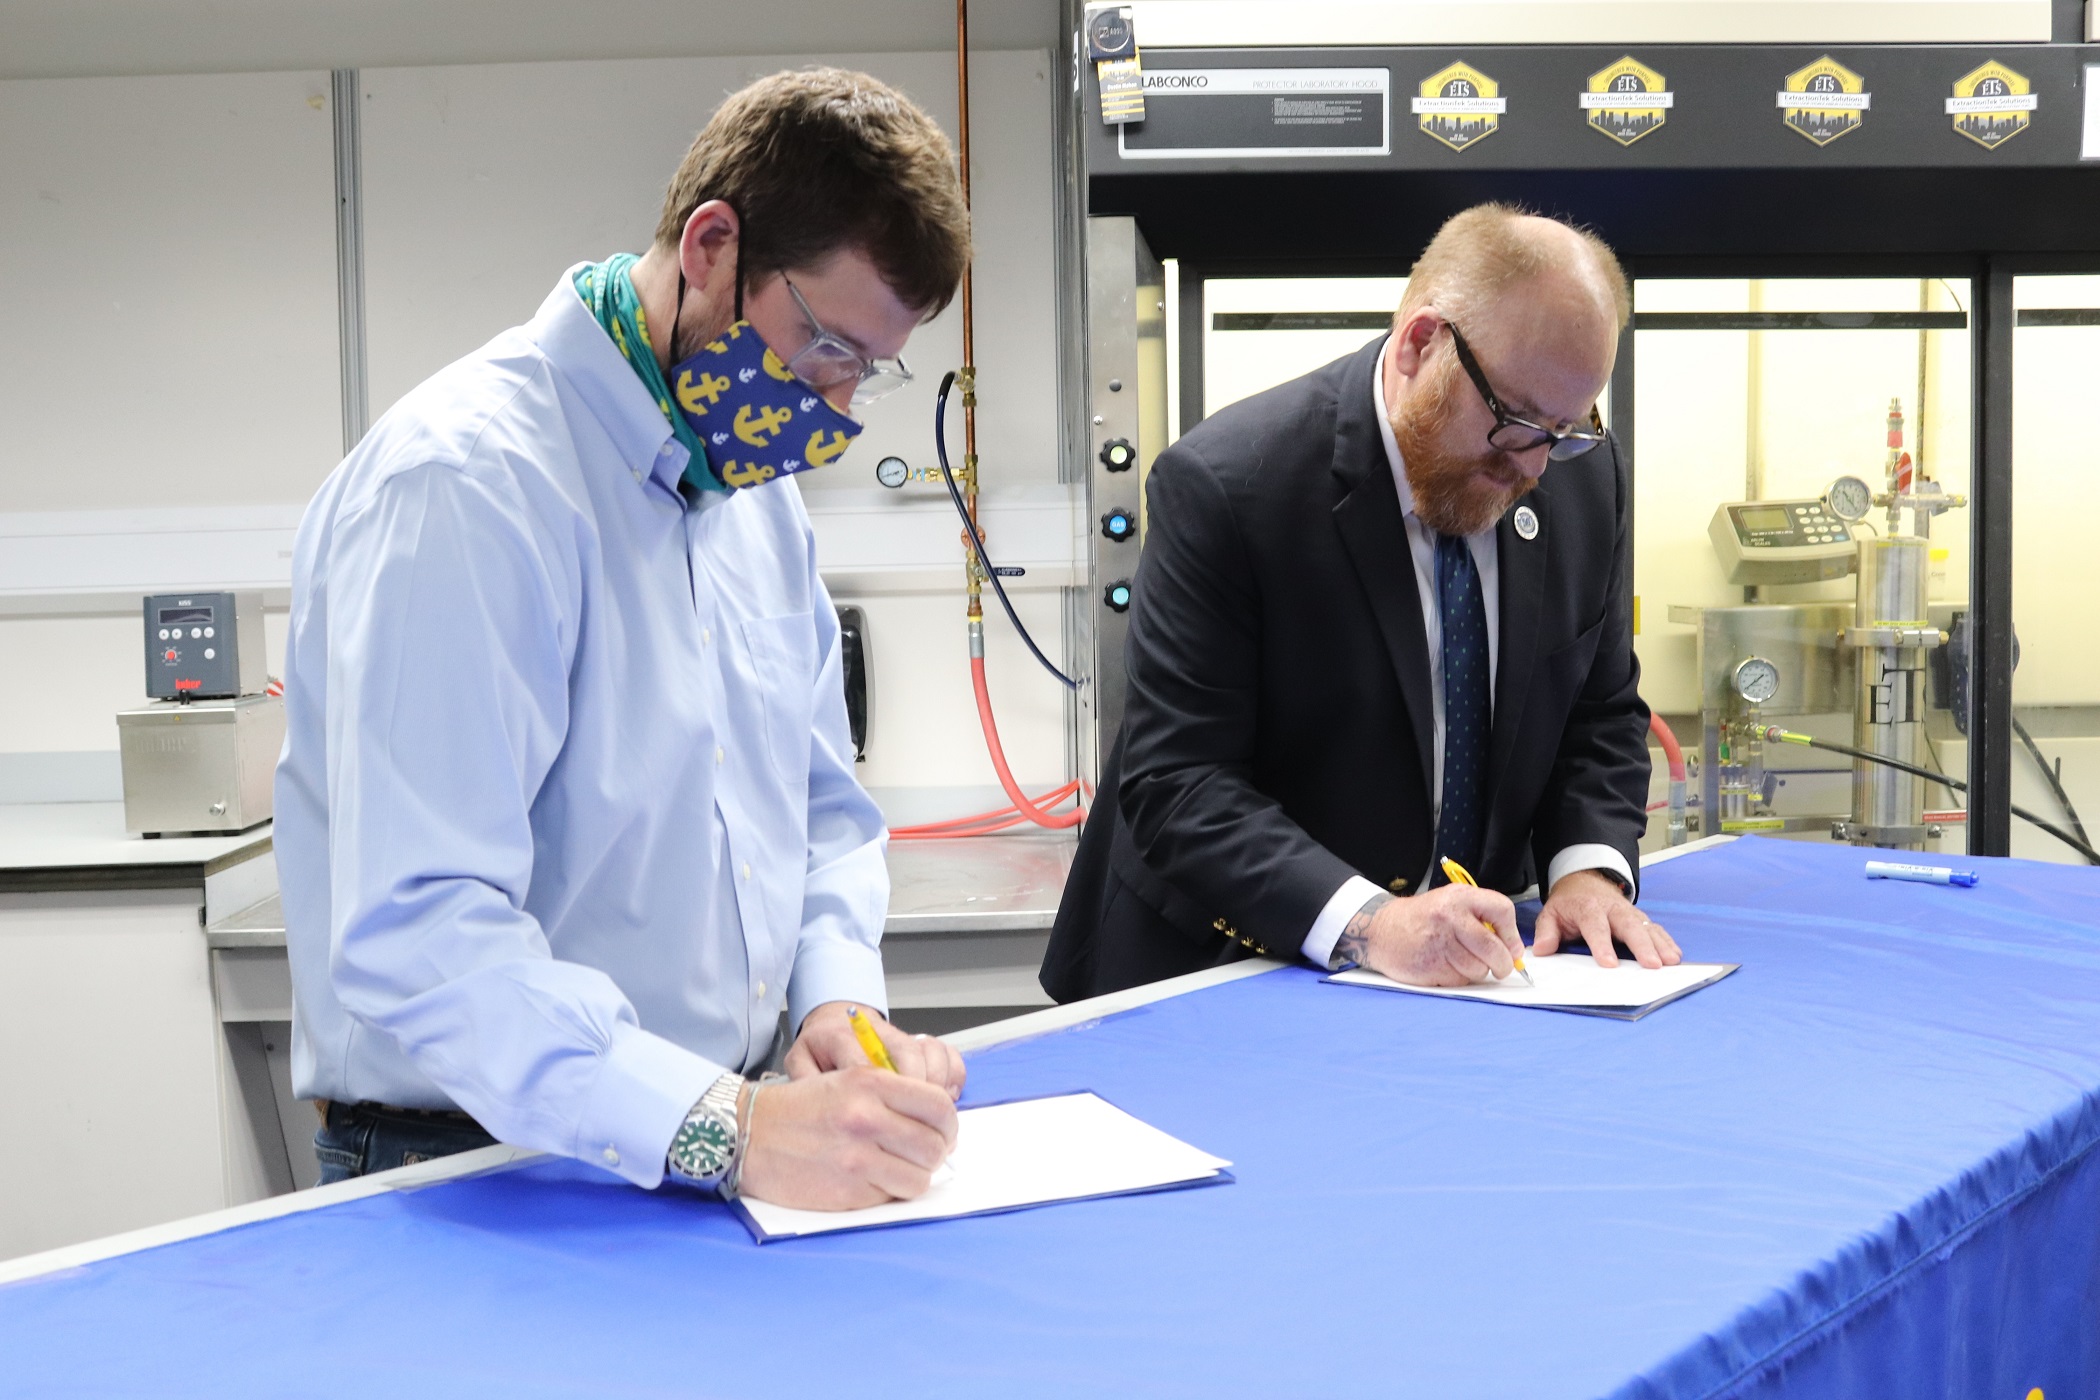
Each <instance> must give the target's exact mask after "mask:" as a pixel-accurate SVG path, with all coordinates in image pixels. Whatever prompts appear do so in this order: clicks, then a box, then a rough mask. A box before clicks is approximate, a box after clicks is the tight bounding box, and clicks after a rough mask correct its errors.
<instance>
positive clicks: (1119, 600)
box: [1101, 578, 1130, 613]
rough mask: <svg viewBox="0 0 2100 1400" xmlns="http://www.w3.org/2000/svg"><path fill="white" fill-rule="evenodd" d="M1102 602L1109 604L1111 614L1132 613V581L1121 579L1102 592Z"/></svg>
mask: <svg viewBox="0 0 2100 1400" xmlns="http://www.w3.org/2000/svg"><path fill="white" fill-rule="evenodd" d="M1101 601H1102V602H1104V603H1106V604H1108V610H1109V611H1110V612H1119V613H1122V612H1129V611H1130V580H1129V579H1127V578H1119V579H1117V580H1116V581H1115V582H1114V583H1112V584H1110V585H1109V586H1108V587H1106V588H1104V589H1102V590H1101Z"/></svg>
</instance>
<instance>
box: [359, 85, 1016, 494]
mask: <svg viewBox="0 0 2100 1400" xmlns="http://www.w3.org/2000/svg"><path fill="white" fill-rule="evenodd" d="M816 62H836V63H840V64H843V65H846V66H852V67H858V68H862V69H864V70H866V71H868V72H871V73H873V74H874V75H875V76H876V77H878V78H881V79H882V80H883V81H885V82H888V83H892V84H894V85H895V86H897V87H898V88H900V89H901V90H903V91H904V92H905V93H907V94H909V95H910V96H911V97H912V98H913V99H914V100H915V101H917V102H919V103H920V104H921V105H922V106H924V107H925V108H926V109H927V111H928V112H930V113H932V114H933V116H934V117H935V119H936V120H938V121H940V122H941V123H942V125H943V126H944V127H946V128H948V129H949V130H950V131H951V133H952V132H953V129H954V126H955V60H954V57H953V55H952V54H947V53H914V54H862V55H857V56H848V57H832V58H825V57H823V56H813V55H803V56H784V57H783V56H775V57H764V58H721V59H709V58H677V59H636V60H626V61H612V62H590V63H526V64H491V65H481V66H468V67H450V68H400V69H380V70H370V71H367V72H366V73H365V74H364V85H365V94H366V101H365V112H364V150H365V174H364V189H365V243H366V252H365V258H366V261H365V269H366V286H367V306H368V317H369V338H370V364H371V383H372V408H373V412H374V415H375V417H376V415H377V414H378V413H380V412H383V411H384V410H385V408H386V407H387V406H388V405H390V404H392V403H393V402H394V401H395V400H396V399H398V398H399V397H400V396H401V395H402V394H404V393H406V392H407V391H408V390H409V389H411V388H413V387H414V386H415V385H416V384H417V383H418V382H419V381H421V380H422V379H423V378H424V377H426V376H427V375H429V374H431V373H432V372H433V371H435V370H437V369H438V368H440V367H441V366H443V365H445V364H446V363H448V362H450V361H451V360H453V359H455V358H457V357H458V356H460V355H464V354H466V353H467V352H469V351H471V350H473V349H474V348H475V347H476V346H478V345H480V344H482V343H483V342H485V341H486V340H488V339H489V337H490V336H492V335H494V334H496V333H497V332H498V331H500V330H502V329H504V328H505V327H507V326H511V325H515V324H517V323H519V322H521V321H524V320H526V319H528V318H529V317H530V316H531V315H532V314H533V312H534V311H535V310H536V309H537V308H538V306H539V304H540V302H541V300H542V299H543V298H544V297H545V296H546V295H547V292H548V290H549V289H550V288H552V287H553V286H554V285H555V282H556V281H557V279H559V278H560V276H561V274H562V273H563V271H564V270H565V269H567V268H568V267H570V266H572V265H573V264H575V263H577V262H580V261H583V260H585V259H591V258H603V257H606V256H608V255H610V254H612V253H615V252H619V251H622V250H626V251H630V252H641V251H642V250H644V249H645V248H647V246H648V244H649V240H650V237H651V236H652V234H653V232H654V230H655V227H656V218H657V214H658V211H659V208H660V206H661V204H662V201H663V194H664V188H665V186H666V185H667V184H668V183H669V180H670V176H671V174H672V172H673V171H674V170H675V169H676V168H677V165H678V162H679V160H680V158H682V157H683V156H684V154H685V151H686V148H687V147H688V146H689V145H690V144H691V142H692V139H693V136H694V135H695V134H696V133H697V132H698V131H699V129H700V127H701V126H702V125H704V124H705V122H706V120H707V116H708V114H709V113H710V112H711V111H712V110H713V109H714V107H715V105H716V104H717V103H719V102H720V101H721V100H722V98H723V97H725V96H726V95H727V94H729V93H730V92H733V91H735V90H736V89H737V88H740V87H742V86H743V85H744V84H746V83H748V82H750V81H751V80H753V79H755V78H758V77H761V76H763V75H765V74H767V73H772V72H776V71H778V70H779V69H781V68H784V67H794V66H799V65H802V64H808V63H816ZM972 80H973V81H972V103H971V106H972V111H973V120H974V123H975V125H974V127H973V132H972V139H973V143H974V145H973V151H972V155H973V157H974V159H973V161H972V165H973V169H974V184H973V190H972V193H973V196H974V198H975V201H976V209H977V216H978V230H977V242H978V245H979V258H978V264H977V278H978V282H977V287H978V304H977V328H978V331H977V349H978V356H979V362H980V383H981V386H982V394H983V408H982V410H981V412H980V415H979V450H980V453H981V454H982V456H983V459H984V464H985V467H984V470H985V482H986V488H987V489H988V490H993V491H997V490H999V489H1001V488H1002V487H1004V486H1008V485H1025V484H1037V483H1046V482H1051V481H1055V480H1056V475H1057V468H1056V436H1057V425H1056V358H1055V348H1056V341H1055V334H1054V286H1055V281H1054V278H1055V272H1054V268H1053V266H1052V263H1051V254H1052V249H1051V237H1052V227H1053V220H1052V217H1051V202H1050V201H1051V171H1052V158H1053V152H1052V147H1051V138H1050V118H1051V102H1050V95H1049V68H1048V56H1047V54H1043V53H1032V52H1021V53H979V54H975V55H973V56H972ZM958 311H959V308H958V307H953V306H951V307H950V308H949V310H948V311H947V312H945V313H944V314H943V315H942V316H940V317H939V318H937V319H936V320H935V321H934V322H932V323H931V324H930V325H928V326H926V327H924V328H923V329H921V330H920V331H919V333H918V334H917V335H916V336H914V337H913V339H912V342H911V344H910V346H909V347H908V348H907V350H906V352H905V353H906V358H907V359H908V360H909V361H910V362H911V363H912V365H913V367H914V368H915V369H916V370H917V372H918V381H917V382H916V383H914V384H913V385H911V386H910V387H909V388H907V389H905V390H904V391H902V392H900V393H897V394H895V395H893V396H891V397H890V398H888V399H885V400H883V401H882V402H881V403H879V404H876V405H873V406H872V407H870V408H869V409H867V410H866V411H865V420H866V422H867V424H868V430H867V432H866V433H864V434H863V435H862V436H861V437H860V438H859V439H858V440H857V441H856V442H855V443H854V446H853V450H852V451H851V452H850V453H848V454H847V456H846V458H845V459H844V460H843V461H842V462H840V463H839V464H837V465H835V466H832V467H829V468H825V469H824V470H823V471H820V472H816V473H812V474H811V475H810V476H808V477H806V478H804V480H803V486H804V489H805V490H806V491H807V492H809V493H810V494H812V495H818V494H821V493H822V492H824V491H826V490H828V489H831V488H833V487H837V486H852V487H862V486H866V485H868V484H869V483H870V482H871V481H872V473H873V469H874V465H875V462H876V461H877V460H878V459H879V458H881V457H882V456H884V455H885V454H888V453H896V454H898V455H900V456H903V457H904V458H905V459H906V460H908V461H910V462H912V463H913V464H914V465H924V464H928V463H930V461H931V460H932V447H931V440H930V425H931V421H932V412H933V398H934V389H935V386H936V385H937V384H938V382H939V379H940V375H941V371H942V370H943V369H946V368H950V367H953V366H954V365H955V364H956V363H958V361H959V360H960V358H961V345H962V332H961V327H960V317H959V314H958ZM954 412H955V426H954V427H953V429H952V435H953V437H954V439H955V440H954V442H953V443H952V444H951V446H952V448H953V451H954V452H955V454H956V455H957V457H958V459H959V457H960V453H961V429H960V417H961V415H960V407H959V405H958V406H957V408H956V409H955V410H954Z"/></svg>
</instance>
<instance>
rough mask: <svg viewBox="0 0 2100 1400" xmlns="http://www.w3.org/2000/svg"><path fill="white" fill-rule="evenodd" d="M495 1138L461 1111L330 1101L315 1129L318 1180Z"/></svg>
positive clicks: (422, 1159)
mask: <svg viewBox="0 0 2100 1400" xmlns="http://www.w3.org/2000/svg"><path fill="white" fill-rule="evenodd" d="M494 1141H495V1139H494V1138H492V1137H490V1136H489V1135H488V1134H487V1133H485V1132H483V1131H482V1130H481V1125H480V1124H479V1123H476V1122H475V1121H474V1120H473V1119H471V1118H469V1117H467V1116H466V1115H465V1114H464V1113H427V1112H422V1111H419V1110H415V1109H406V1108H386V1107H383V1106H382V1105H379V1104H374V1103H358V1104H348V1103H331V1104H330V1105H328V1119H327V1121H326V1122H324V1123H323V1124H322V1125H321V1128H320V1131H318V1132H316V1133H315V1134H314V1155H315V1156H316V1157H318V1158H320V1159H321V1185H323V1186H326V1185H328V1184H330V1183H331V1182H337V1181H348V1180H349V1179H350V1178H351V1177H353V1176H363V1175H364V1174H365V1173H367V1172H383V1171H386V1170H387V1169H388V1168H390V1167H405V1166H408V1165H409V1164H410V1163H412V1162H427V1161H430V1160H431V1159H432V1158H434V1157H450V1156H451V1155H452V1154H453V1153H455V1152H471V1151H473V1150H474V1149H475V1148H477V1147H487V1146H488V1145H489V1144H491V1143H493V1142H494Z"/></svg>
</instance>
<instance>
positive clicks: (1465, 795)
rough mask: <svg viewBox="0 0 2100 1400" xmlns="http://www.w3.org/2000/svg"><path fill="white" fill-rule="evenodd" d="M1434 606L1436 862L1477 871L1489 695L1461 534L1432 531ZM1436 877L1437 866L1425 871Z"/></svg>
mask: <svg viewBox="0 0 2100 1400" xmlns="http://www.w3.org/2000/svg"><path fill="white" fill-rule="evenodd" d="M1436 595H1437V613H1438V616H1439V617H1440V618H1441V619H1442V629H1443V644H1442V647H1441V650H1442V653H1443V664H1444V794H1443V803H1442V805H1441V808H1440V810H1439V813H1438V816H1437V831H1436V847H1437V856H1438V857H1439V864H1441V858H1442V857H1445V856H1449V857H1450V858H1451V859H1452V860H1455V861H1457V862H1458V863H1459V864H1460V865H1463V866H1464V867H1466V869H1467V870H1470V871H1475V872H1476V873H1477V870H1478V867H1479V864H1480V842H1481V835H1482V832H1483V831H1484V830H1485V828H1486V825H1487V751H1488V732H1489V729H1490V728H1491V724H1490V714H1491V711H1490V704H1491V701H1490V698H1489V695H1488V639H1487V609H1486V607H1485V606H1483V604H1482V602H1481V597H1480V573H1479V571H1478V570H1476V569H1475V568H1474V567H1473V551H1472V550H1471V549H1470V548H1468V547H1467V545H1466V542H1465V540H1464V539H1462V538H1459V537H1457V536H1453V535H1444V534H1439V535H1438V536H1437V537H1436ZM1431 883H1432V884H1442V883H1444V880H1443V871H1442V870H1441V869H1437V870H1435V871H1432V873H1431Z"/></svg>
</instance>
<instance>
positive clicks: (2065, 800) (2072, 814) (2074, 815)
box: [2012, 715, 2092, 841]
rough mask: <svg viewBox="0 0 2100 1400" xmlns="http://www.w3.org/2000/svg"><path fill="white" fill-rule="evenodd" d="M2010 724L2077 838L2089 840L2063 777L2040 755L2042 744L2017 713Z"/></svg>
mask: <svg viewBox="0 0 2100 1400" xmlns="http://www.w3.org/2000/svg"><path fill="white" fill-rule="evenodd" d="M2012 726H2013V733H2015V734H2017V735H2019V736H2020V742H2021V743H2022V744H2024V745H2026V746H2027V756H2028V757H2029V758H2032V759H2033V760H2034V766H2035V767H2037V768H2039V769H2041V770H2042V781H2043V782H2045V783H2047V784H2048V785H2049V791H2051V792H2053V793H2055V794H2056V805H2057V806H2059V807H2061V808H2063V809H2064V815H2065V816H2066V817H2068V818H2070V821H2071V830H2073V831H2075V832H2077V833H2078V839H2079V840H2081V841H2090V840H2091V839H2092V838H2091V837H2089V836H2087V835H2086V834H2085V823H2083V822H2081V821H2079V820H2078V809H2077V808H2076V807H2073V806H2072V805H2071V794H2070V793H2068V792H2065V791H2064V784H2063V779H2061V778H2059V777H2057V775H2056V769H2054V768H2053V767H2051V766H2050V764H2049V760H2048V759H2046V758H2044V757H2042V746H2041V745H2040V744H2037V743H2035V741H2034V736H2033V735H2032V734H2029V733H2028V732H2027V726H2026V725H2024V724H2022V723H2020V717H2019V716H2018V715H2014V716H2013V717H2012Z"/></svg>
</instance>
